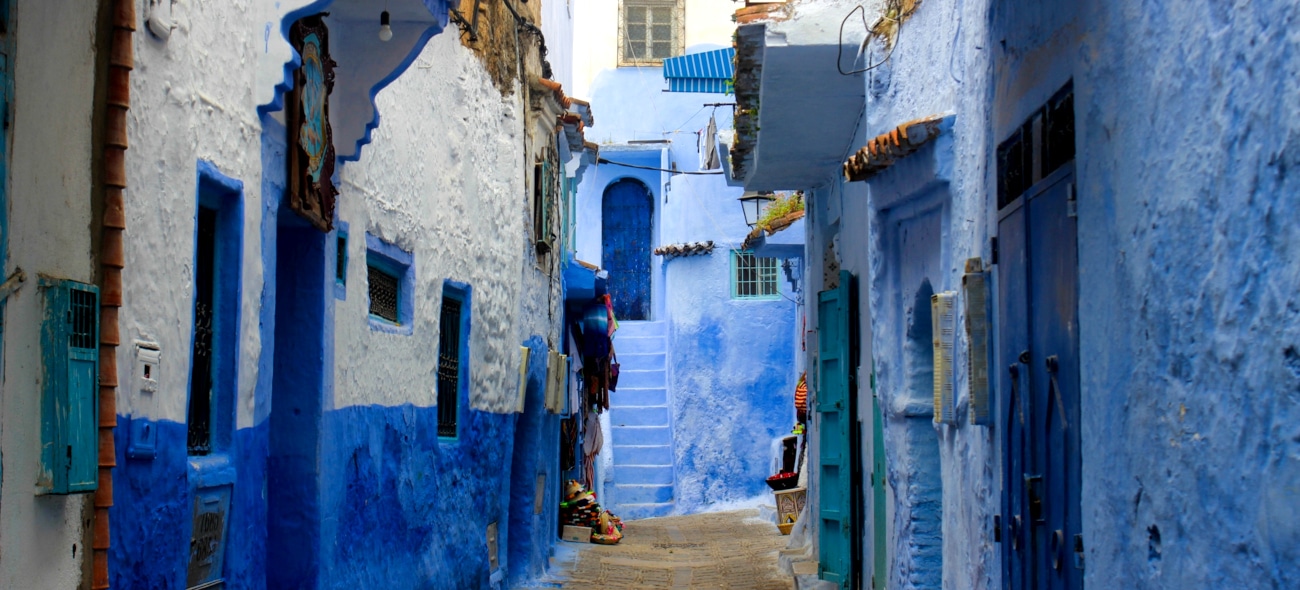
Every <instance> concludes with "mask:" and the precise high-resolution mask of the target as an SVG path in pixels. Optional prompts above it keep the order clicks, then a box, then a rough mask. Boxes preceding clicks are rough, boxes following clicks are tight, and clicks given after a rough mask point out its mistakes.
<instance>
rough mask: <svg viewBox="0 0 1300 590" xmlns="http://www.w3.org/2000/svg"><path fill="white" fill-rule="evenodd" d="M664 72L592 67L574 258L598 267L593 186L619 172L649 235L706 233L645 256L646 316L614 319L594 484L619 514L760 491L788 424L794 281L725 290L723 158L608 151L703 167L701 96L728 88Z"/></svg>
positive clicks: (795, 366)
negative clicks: (603, 457)
mask: <svg viewBox="0 0 1300 590" xmlns="http://www.w3.org/2000/svg"><path fill="white" fill-rule="evenodd" d="M709 49H714V47H710V46H701V47H692V48H689V49H688V50H687V53H694V52H698V51H704V50H709ZM664 85H665V82H664V79H663V70H662V68H657V67H656V68H617V69H614V70H605V71H603V72H601V73H600V74H599V75H598V76H597V78H596V79H595V81H594V82H593V84H592V104H593V105H594V106H595V107H596V108H599V109H600V110H601V127H600V131H599V133H596V132H592V133H591V134H590V136H591V137H592V138H594V139H597V140H601V141H602V142H603V145H602V146H601V152H600V155H601V157H602V158H603V159H604V160H606V162H603V163H601V164H599V165H598V166H597V167H596V168H595V169H594V171H592V172H588V173H587V175H586V176H585V177H584V178H583V181H582V184H581V185H580V187H579V189H578V219H579V234H578V236H577V240H576V241H577V250H578V252H577V255H578V258H580V259H583V260H586V261H588V262H591V263H594V264H600V265H601V266H602V267H605V266H606V264H605V261H603V260H602V258H601V256H602V255H601V244H602V241H603V236H602V234H601V233H600V231H599V228H602V227H603V226H604V223H603V221H604V220H602V219H601V199H602V196H603V195H604V194H605V191H606V190H607V189H608V188H609V187H611V186H616V185H617V183H619V182H620V181H623V180H624V179H636V180H637V181H639V182H640V183H643V184H644V185H645V187H646V188H648V189H649V191H650V192H651V195H652V198H653V203H654V206H653V214H652V232H651V239H652V241H653V247H660V246H667V245H670V244H678V243H683V242H703V241H709V240H712V241H714V243H715V247H714V249H713V250H712V252H711V253H709V254H704V255H696V256H687V257H679V258H672V259H669V258H667V257H664V256H659V255H655V256H654V257H653V259H652V261H651V265H652V266H651V268H652V272H651V276H652V278H651V289H650V300H651V301H650V309H651V314H650V317H649V318H648V320H649V322H648V323H647V324H646V325H639V323H638V322H623V327H622V329H621V330H620V332H619V333H618V334H616V335H615V337H614V347H615V349H616V350H617V351H618V354H619V359H620V361H622V364H623V368H622V375H623V376H622V377H621V378H620V386H619V390H618V391H617V392H615V393H612V394H611V396H610V399H611V404H612V406H613V409H612V410H611V418H610V422H611V425H612V426H613V429H612V430H613V432H612V434H611V433H607V434H606V441H607V442H606V445H607V448H608V445H609V444H610V442H611V441H612V443H613V448H612V453H613V457H612V461H611V463H612V465H610V469H609V470H608V471H606V472H605V474H604V477H605V480H604V485H605V494H604V496H603V497H604V498H605V501H606V502H607V503H610V504H612V505H611V508H612V509H613V510H614V511H615V512H616V513H619V514H621V515H624V516H625V518H626V517H628V515H630V516H631V517H633V518H636V517H643V516H654V515H660V514H666V513H670V512H671V513H679V514H687V513H694V512H700V511H705V510H708V509H709V508H710V507H711V506H716V505H720V504H723V503H728V502H738V501H747V500H750V499H753V498H756V497H762V496H766V495H767V494H769V493H770V491H769V490H768V488H767V486H766V484H765V483H764V482H763V480H764V479H765V478H766V477H767V476H768V475H771V474H772V473H771V472H770V468H771V465H770V454H771V445H772V440H773V439H774V438H777V437H780V436H782V435H784V434H786V433H788V432H789V430H790V428H791V427H792V426H793V424H794V420H795V417H794V404H793V399H794V386H795V382H796V381H797V379H798V376H799V373H800V366H801V358H799V357H798V355H796V351H797V350H798V340H797V336H798V328H797V327H796V326H797V322H796V315H795V303H794V302H795V300H796V299H798V298H799V297H801V294H800V293H797V292H792V291H790V289H789V285H787V284H785V281H784V279H783V278H780V277H779V278H778V283H779V286H780V292H781V297H779V298H775V299H769V300H740V299H733V298H732V296H731V293H732V291H731V284H730V283H731V261H730V258H731V250H732V249H738V248H740V244H741V243H742V242H743V241H744V238H745V235H746V234H747V233H748V232H749V227H747V226H746V225H745V223H744V217H743V216H742V214H741V209H740V205H739V201H737V198H738V197H740V195H741V191H740V190H739V189H736V188H733V187H730V186H728V185H727V183H726V180H725V177H724V176H723V175H722V174H721V171H716V170H715V171H712V172H714V173H712V174H705V175H687V174H672V173H669V172H663V171H660V170H646V169H644V168H632V167H627V166H619V165H617V164H614V163H611V162H617V163H625V164H632V165H635V166H641V167H645V168H657V169H666V170H671V169H676V170H680V171H690V172H699V171H701V170H700V155H699V149H698V147H697V141H698V135H697V132H702V131H703V130H704V129H705V128H706V126H707V124H708V121H709V116H710V115H711V114H712V115H716V121H717V125H718V128H720V129H724V130H726V129H730V127H731V115H730V109H729V108H719V109H712V108H710V107H703V106H702V105H704V104H705V103H713V102H727V101H728V98H729V97H726V96H724V95H721V94H701V93H664V92H661V90H662V89H663V87H664ZM661 140H666V141H662V142H661ZM593 172H594V173H593ZM704 172H706V173H707V172H710V171H704ZM611 272H612V271H611ZM778 274H780V273H779V272H778ZM615 280H616V279H615V278H614V277H611V284H613V281H615ZM615 296H617V295H616V294H615ZM660 431H662V432H663V433H664V434H663V435H662V436H663V438H662V440H661V438H660V436H661V435H660V434H658V433H659V432H660Z"/></svg>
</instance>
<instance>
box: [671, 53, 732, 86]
mask: <svg viewBox="0 0 1300 590" xmlns="http://www.w3.org/2000/svg"><path fill="white" fill-rule="evenodd" d="M735 57H736V50H735V49H734V48H731V47H728V48H726V49H718V50H716V51H704V52H701V53H691V54H688V55H682V56H679V57H671V58H668V59H665V60H664V79H666V80H668V91H669V92H708V93H714V94H731V91H732V89H731V88H730V87H729V86H728V82H729V81H730V80H731V79H732V77H733V76H734V75H735V65H734V61H733V60H734V59H735Z"/></svg>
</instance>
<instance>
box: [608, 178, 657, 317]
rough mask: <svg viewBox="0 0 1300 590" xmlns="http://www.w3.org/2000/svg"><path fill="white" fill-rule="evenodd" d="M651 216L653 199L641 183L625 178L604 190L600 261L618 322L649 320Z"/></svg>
mask: <svg viewBox="0 0 1300 590" xmlns="http://www.w3.org/2000/svg"><path fill="white" fill-rule="evenodd" d="M653 216H654V199H653V198H652V197H651V196H650V189H648V188H646V186H645V185H644V184H642V183H641V182H639V181H636V180H632V179H630V178H625V179H623V180H620V181H618V182H615V183H613V184H610V185H609V186H607V187H605V195H604V197H602V199H601V204H600V218H601V224H602V228H603V230H602V233H601V248H600V261H601V266H602V267H604V268H605V270H608V271H609V283H608V284H609V293H610V296H611V297H613V299H614V314H615V315H616V316H617V317H618V318H619V319H620V320H648V319H650V233H651V232H650V227H651V223H652V219H653Z"/></svg>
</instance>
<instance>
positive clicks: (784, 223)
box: [740, 211, 804, 250]
mask: <svg viewBox="0 0 1300 590" xmlns="http://www.w3.org/2000/svg"><path fill="white" fill-rule="evenodd" d="M803 215H804V212H803V211H795V212H792V213H789V214H786V215H782V216H781V217H778V218H776V219H773V220H772V221H771V222H769V223H768V224H767V226H766V227H763V226H759V227H756V228H754V229H753V230H751V231H750V232H749V235H747V236H745V241H744V242H742V243H741V244H740V248H741V249H742V250H748V249H750V248H751V247H753V246H754V244H755V243H756V242H757V241H758V238H759V236H761V235H763V232H764V231H766V232H767V235H769V236H770V235H772V234H775V233H776V232H779V231H781V230H783V229H786V228H788V227H790V226H791V225H794V222H796V221H799V220H800V219H803Z"/></svg>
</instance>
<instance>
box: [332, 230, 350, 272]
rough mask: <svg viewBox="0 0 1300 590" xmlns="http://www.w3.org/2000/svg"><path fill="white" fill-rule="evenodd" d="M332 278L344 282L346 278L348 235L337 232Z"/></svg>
mask: <svg viewBox="0 0 1300 590" xmlns="http://www.w3.org/2000/svg"><path fill="white" fill-rule="evenodd" d="M334 280H336V281H338V282H340V283H346V282H347V280H348V236H347V234H339V237H338V249H337V250H336V251H335V254H334Z"/></svg>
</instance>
